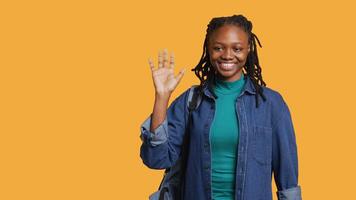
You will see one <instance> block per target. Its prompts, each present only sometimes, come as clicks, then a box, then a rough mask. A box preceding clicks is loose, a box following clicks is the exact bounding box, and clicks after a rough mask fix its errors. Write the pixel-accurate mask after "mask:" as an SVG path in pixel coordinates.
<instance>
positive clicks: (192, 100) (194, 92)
mask: <svg viewBox="0 0 356 200" xmlns="http://www.w3.org/2000/svg"><path fill="white" fill-rule="evenodd" d="M200 93H201V91H200V90H199V85H193V86H192V87H191V88H190V89H189V94H188V103H187V105H188V111H189V113H190V112H191V111H193V110H195V109H196V108H197V107H198V106H199V105H200V102H201V99H202V96H201V94H200ZM188 124H189V123H188Z"/></svg>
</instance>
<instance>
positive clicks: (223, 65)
mask: <svg viewBox="0 0 356 200" xmlns="http://www.w3.org/2000/svg"><path fill="white" fill-rule="evenodd" d="M219 65H220V67H221V68H222V69H224V70H231V69H232V68H233V66H234V65H235V64H234V63H220V64H219Z"/></svg>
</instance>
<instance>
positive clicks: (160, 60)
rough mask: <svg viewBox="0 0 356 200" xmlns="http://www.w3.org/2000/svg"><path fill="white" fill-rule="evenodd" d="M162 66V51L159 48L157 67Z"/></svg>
mask: <svg viewBox="0 0 356 200" xmlns="http://www.w3.org/2000/svg"><path fill="white" fill-rule="evenodd" d="M162 66H163V63H162V52H161V50H159V52H158V68H161V67H162Z"/></svg>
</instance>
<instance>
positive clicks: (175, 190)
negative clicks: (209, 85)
mask: <svg viewBox="0 0 356 200" xmlns="http://www.w3.org/2000/svg"><path fill="white" fill-rule="evenodd" d="M201 99H202V95H201V94H200V90H199V86H197V85H194V86H192V87H191V88H190V89H189V94H188V100H187V105H188V112H189V114H188V123H187V124H188V125H187V128H186V132H185V134H184V139H183V144H182V151H181V155H180V157H179V158H178V160H177V161H176V163H175V164H174V165H173V166H172V167H171V168H167V169H166V170H165V172H164V175H163V179H162V181H161V184H160V185H159V187H158V191H156V192H154V193H152V194H151V195H150V196H149V200H181V199H183V194H184V193H183V189H184V178H185V176H184V175H185V171H186V165H187V157H188V152H189V150H188V147H189V135H190V134H189V125H190V122H191V113H192V111H193V110H195V109H196V108H197V107H198V106H199V104H200V102H201Z"/></svg>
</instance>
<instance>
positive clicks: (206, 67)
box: [192, 15, 266, 108]
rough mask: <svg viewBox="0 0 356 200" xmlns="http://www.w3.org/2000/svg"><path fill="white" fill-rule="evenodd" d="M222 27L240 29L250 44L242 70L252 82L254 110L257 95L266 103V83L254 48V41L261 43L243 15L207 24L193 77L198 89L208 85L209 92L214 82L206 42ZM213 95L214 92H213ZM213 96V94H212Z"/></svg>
mask: <svg viewBox="0 0 356 200" xmlns="http://www.w3.org/2000/svg"><path fill="white" fill-rule="evenodd" d="M223 25H236V26H238V27H240V28H242V29H243V30H244V31H245V32H246V33H247V35H248V44H250V53H249V54H248V56H247V60H246V64H245V66H244V69H245V71H246V75H247V77H248V78H250V79H251V80H252V83H253V85H254V88H255V91H256V95H255V99H256V108H257V107H258V95H260V96H261V97H262V99H263V101H266V97H265V95H264V94H263V87H262V86H266V83H265V82H264V81H263V79H262V74H261V71H262V69H261V66H260V64H259V62H258V55H257V48H256V41H255V39H256V40H257V42H258V44H259V46H260V47H262V46H261V43H260V41H259V40H258V38H257V36H256V35H255V34H254V33H252V23H251V21H249V20H247V19H246V17H244V16H243V15H232V16H228V17H217V18H213V19H212V20H211V21H210V22H209V24H208V28H207V30H206V36H205V40H204V45H203V55H202V57H201V59H200V61H199V63H198V65H197V66H196V67H195V68H193V69H192V71H194V72H195V75H196V76H197V77H198V78H199V80H200V88H201V89H202V86H203V85H204V84H206V83H207V84H208V87H209V89H210V90H211V87H212V86H211V83H213V82H214V80H215V78H216V77H215V70H214V68H213V66H212V65H211V63H210V59H209V58H210V55H209V52H208V41H209V37H210V36H211V35H212V33H213V32H214V31H215V30H217V29H218V28H220V27H222V26H223ZM211 91H212V90H211ZM213 94H214V92H213ZM214 96H215V94H214Z"/></svg>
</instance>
